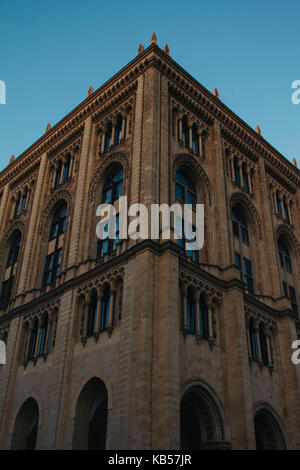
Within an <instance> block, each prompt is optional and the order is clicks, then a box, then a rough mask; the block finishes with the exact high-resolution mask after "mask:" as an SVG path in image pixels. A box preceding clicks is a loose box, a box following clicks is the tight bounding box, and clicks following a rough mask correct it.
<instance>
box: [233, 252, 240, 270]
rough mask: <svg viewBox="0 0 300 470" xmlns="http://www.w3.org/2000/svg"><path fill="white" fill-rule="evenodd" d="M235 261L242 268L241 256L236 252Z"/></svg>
mask: <svg viewBox="0 0 300 470" xmlns="http://www.w3.org/2000/svg"><path fill="white" fill-rule="evenodd" d="M234 262H235V265H236V267H237V268H239V269H241V257H240V255H239V254H238V253H234Z"/></svg>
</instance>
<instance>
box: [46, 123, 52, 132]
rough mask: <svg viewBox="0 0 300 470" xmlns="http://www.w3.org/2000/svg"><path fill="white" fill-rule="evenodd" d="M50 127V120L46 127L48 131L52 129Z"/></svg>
mask: <svg viewBox="0 0 300 470" xmlns="http://www.w3.org/2000/svg"><path fill="white" fill-rule="evenodd" d="M50 129H51V124H50V122H48V124H47V127H46V132H48V131H50Z"/></svg>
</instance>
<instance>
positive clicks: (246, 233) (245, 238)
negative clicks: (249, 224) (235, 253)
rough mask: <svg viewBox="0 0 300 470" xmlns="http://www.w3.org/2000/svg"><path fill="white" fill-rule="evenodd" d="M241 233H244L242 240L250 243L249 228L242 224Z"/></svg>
mask: <svg viewBox="0 0 300 470" xmlns="http://www.w3.org/2000/svg"><path fill="white" fill-rule="evenodd" d="M241 235H242V241H243V242H244V243H247V244H249V234H248V230H247V229H246V228H245V227H242V226H241Z"/></svg>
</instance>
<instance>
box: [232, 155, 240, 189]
mask: <svg viewBox="0 0 300 470" xmlns="http://www.w3.org/2000/svg"><path fill="white" fill-rule="evenodd" d="M233 169H234V176H235V184H236V185H237V187H238V188H241V187H242V182H241V173H240V168H239V165H238V160H237V158H236V157H234V160H233Z"/></svg>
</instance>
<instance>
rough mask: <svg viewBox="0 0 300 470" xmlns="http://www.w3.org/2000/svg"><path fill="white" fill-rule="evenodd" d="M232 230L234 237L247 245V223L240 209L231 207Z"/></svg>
mask: <svg viewBox="0 0 300 470" xmlns="http://www.w3.org/2000/svg"><path fill="white" fill-rule="evenodd" d="M232 230H233V235H234V236H235V237H237V238H239V239H240V240H241V241H242V242H244V243H247V244H249V232H248V226H247V222H246V220H245V219H244V217H243V215H242V213H241V211H240V209H239V208H237V207H233V209H232Z"/></svg>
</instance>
